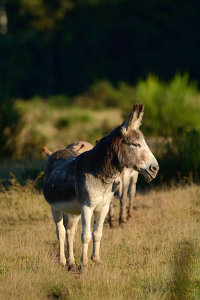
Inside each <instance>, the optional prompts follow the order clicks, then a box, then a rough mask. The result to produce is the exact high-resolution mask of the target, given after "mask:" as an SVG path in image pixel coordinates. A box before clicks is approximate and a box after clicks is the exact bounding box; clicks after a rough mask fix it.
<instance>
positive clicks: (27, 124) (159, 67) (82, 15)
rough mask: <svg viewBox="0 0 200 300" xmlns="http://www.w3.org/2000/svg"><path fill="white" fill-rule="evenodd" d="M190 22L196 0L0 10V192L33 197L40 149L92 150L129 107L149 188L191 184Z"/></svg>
mask: <svg viewBox="0 0 200 300" xmlns="http://www.w3.org/2000/svg"><path fill="white" fill-rule="evenodd" d="M199 16H200V2H199V1H197V0H190V1H186V0H182V1H180V0H173V1H171V0H164V1H160V0H152V1H150V0H138V1H137V0H136V1H133V0H74V1H72V0H54V1H52V0H48V1H47V0H31V1H29V0H1V2H0V165H1V167H0V182H1V183H2V184H4V185H7V184H9V182H10V180H11V178H12V177H13V176H16V178H17V179H18V180H19V181H20V183H22V184H25V183H26V181H27V179H32V180H35V182H36V184H38V186H39V187H41V186H42V174H43V173H42V172H43V168H44V165H45V162H46V157H45V155H44V153H43V146H44V145H46V146H47V147H48V148H49V149H50V150H52V151H56V150H58V149H61V148H63V147H65V146H66V145H67V144H69V143H71V142H73V141H76V140H87V141H89V142H91V143H93V144H94V143H95V141H96V140H97V139H99V138H101V137H102V136H103V135H104V134H106V133H107V132H109V131H110V130H111V129H112V128H113V127H115V126H117V125H119V124H120V123H121V122H122V120H123V118H125V117H126V116H127V114H128V112H129V110H130V109H131V107H132V105H133V103H134V102H142V103H144V104H145V114H144V122H143V127H142V130H143V132H144V134H145V136H146V138H147V141H148V143H149V145H150V147H151V148H152V150H153V152H154V154H155V155H156V157H157V158H158V161H159V164H160V172H159V176H158V178H157V179H156V180H155V182H154V183H153V184H169V183H172V182H177V181H178V182H183V181H184V182H188V181H191V180H193V181H195V182H198V181H199V179H200V176H199V174H200V90H199V88H200V86H199V80H200V72H199V70H200V55H199V52H200V18H199ZM141 184H143V183H141Z"/></svg>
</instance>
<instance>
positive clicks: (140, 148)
mask: <svg viewBox="0 0 200 300" xmlns="http://www.w3.org/2000/svg"><path fill="white" fill-rule="evenodd" d="M143 111H144V105H143V104H134V105H133V108H132V110H131V112H130V113H129V115H128V117H127V119H126V120H125V121H124V122H123V124H122V125H121V127H120V130H121V134H122V142H121V144H120V147H119V152H118V158H119V162H120V164H121V166H122V167H126V168H131V169H134V170H136V171H138V172H139V173H141V174H142V175H143V176H144V177H145V179H146V180H148V181H151V180H152V179H153V178H155V177H156V175H157V172H158V169H159V166H158V162H157V160H156V159H155V157H154V155H153V154H152V152H151V150H150V149H149V147H148V146H147V144H146V142H145V139H144V136H143V134H142V132H141V131H140V130H139V127H140V125H141V122H142V117H143Z"/></svg>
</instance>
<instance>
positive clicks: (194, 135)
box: [158, 128, 200, 182]
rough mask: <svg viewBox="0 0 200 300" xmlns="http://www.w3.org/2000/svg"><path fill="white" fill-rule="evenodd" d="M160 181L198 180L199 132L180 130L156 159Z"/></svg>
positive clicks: (199, 157) (199, 174) (199, 159)
mask: <svg viewBox="0 0 200 300" xmlns="http://www.w3.org/2000/svg"><path fill="white" fill-rule="evenodd" d="M158 160H159V165H160V172H159V173H160V174H159V177H161V178H162V181H164V182H169V181H171V179H180V178H181V179H182V178H184V177H187V178H189V177H191V176H192V178H193V179H194V180H195V181H199V179H200V171H199V170H200V131H197V130H195V129H192V130H184V129H183V128H180V129H179V130H178V131H177V133H176V135H175V136H174V137H173V138H172V140H171V141H170V142H169V143H168V144H167V147H166V150H165V152H164V153H163V154H162V155H161V156H160V158H159V157H158Z"/></svg>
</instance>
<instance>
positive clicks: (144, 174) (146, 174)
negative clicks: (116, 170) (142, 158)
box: [140, 169, 154, 182]
mask: <svg viewBox="0 0 200 300" xmlns="http://www.w3.org/2000/svg"><path fill="white" fill-rule="evenodd" d="M140 173H141V174H142V175H143V176H144V178H145V180H146V181H147V182H150V181H151V180H152V179H154V177H153V176H152V175H151V174H150V173H149V172H148V171H147V170H144V169H141V170H140Z"/></svg>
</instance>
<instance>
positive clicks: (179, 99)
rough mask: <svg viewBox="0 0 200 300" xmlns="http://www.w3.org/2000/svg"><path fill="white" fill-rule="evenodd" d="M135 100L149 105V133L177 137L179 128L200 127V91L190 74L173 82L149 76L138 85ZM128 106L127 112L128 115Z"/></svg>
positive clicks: (147, 111) (146, 111)
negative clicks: (191, 79)
mask: <svg viewBox="0 0 200 300" xmlns="http://www.w3.org/2000/svg"><path fill="white" fill-rule="evenodd" d="M134 91H135V95H134V98H135V101H137V102H141V103H144V104H145V107H146V108H145V118H144V126H143V128H144V132H145V133H146V134H147V135H148V136H152V135H154V136H155V135H158V136H167V137H169V136H174V135H176V133H177V129H178V128H181V127H184V128H185V129H192V128H196V129H198V128H200V119H199V115H200V94H199V91H198V89H197V84H196V83H195V82H190V81H189V77H188V75H187V74H185V75H183V76H181V75H179V74H178V75H176V76H175V77H174V78H172V79H171V81H170V82H169V83H165V82H162V81H160V80H159V79H158V78H157V77H155V76H153V75H149V76H148V77H147V79H146V80H141V81H139V82H138V84H137V85H136V86H135V89H134ZM127 113H128V111H127V109H126V110H125V113H124V115H125V114H127Z"/></svg>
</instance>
